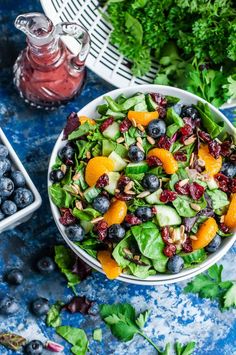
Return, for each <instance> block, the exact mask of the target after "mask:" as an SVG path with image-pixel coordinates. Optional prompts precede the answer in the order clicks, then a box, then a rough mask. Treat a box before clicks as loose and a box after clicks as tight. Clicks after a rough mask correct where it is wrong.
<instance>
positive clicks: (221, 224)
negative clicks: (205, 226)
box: [219, 223, 229, 234]
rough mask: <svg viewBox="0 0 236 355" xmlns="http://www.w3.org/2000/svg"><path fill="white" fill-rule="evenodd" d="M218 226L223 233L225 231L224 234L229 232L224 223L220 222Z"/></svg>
mask: <svg viewBox="0 0 236 355" xmlns="http://www.w3.org/2000/svg"><path fill="white" fill-rule="evenodd" d="M219 227H220V230H221V231H222V232H223V233H225V234H227V233H229V227H227V226H226V224H224V223H220V225H219Z"/></svg>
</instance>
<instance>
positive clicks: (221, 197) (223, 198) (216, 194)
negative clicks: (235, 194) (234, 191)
mask: <svg viewBox="0 0 236 355" xmlns="http://www.w3.org/2000/svg"><path fill="white" fill-rule="evenodd" d="M207 194H208V195H209V196H210V198H211V200H212V206H213V210H217V209H219V208H222V207H225V206H228V204H229V200H228V196H227V194H226V193H225V192H223V191H221V190H218V189H215V190H207Z"/></svg>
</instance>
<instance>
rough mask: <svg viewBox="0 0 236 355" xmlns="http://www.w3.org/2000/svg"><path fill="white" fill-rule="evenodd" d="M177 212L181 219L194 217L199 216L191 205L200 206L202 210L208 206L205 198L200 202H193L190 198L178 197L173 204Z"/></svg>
mask: <svg viewBox="0 0 236 355" xmlns="http://www.w3.org/2000/svg"><path fill="white" fill-rule="evenodd" d="M172 203H173V205H174V207H175V208H176V211H177V212H178V214H179V215H180V216H181V217H194V216H196V214H197V211H195V210H194V209H192V208H191V203H194V204H196V205H199V207H201V209H204V208H205V207H206V205H207V202H206V200H205V197H204V196H203V197H201V198H200V199H199V200H192V199H191V198H190V197H188V196H184V195H182V196H180V195H179V196H178V197H177V198H176V199H175V200H174V201H173V202H172Z"/></svg>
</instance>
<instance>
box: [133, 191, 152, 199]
mask: <svg viewBox="0 0 236 355" xmlns="http://www.w3.org/2000/svg"><path fill="white" fill-rule="evenodd" d="M150 193H151V192H150V191H143V192H141V193H140V194H138V195H137V196H136V197H138V198H143V197H146V196H148V195H150Z"/></svg>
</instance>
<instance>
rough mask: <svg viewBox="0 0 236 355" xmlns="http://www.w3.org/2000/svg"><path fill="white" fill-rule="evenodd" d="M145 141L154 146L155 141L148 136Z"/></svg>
mask: <svg viewBox="0 0 236 355" xmlns="http://www.w3.org/2000/svg"><path fill="white" fill-rule="evenodd" d="M147 141H148V142H149V143H150V144H151V145H153V144H155V139H153V138H152V137H150V136H147Z"/></svg>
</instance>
